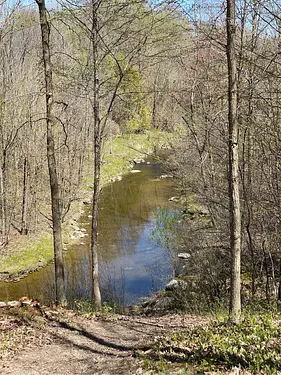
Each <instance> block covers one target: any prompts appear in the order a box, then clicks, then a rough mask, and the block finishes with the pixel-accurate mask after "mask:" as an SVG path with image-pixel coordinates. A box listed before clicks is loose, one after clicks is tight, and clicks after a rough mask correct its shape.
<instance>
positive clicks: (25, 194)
mask: <svg viewBox="0 0 281 375" xmlns="http://www.w3.org/2000/svg"><path fill="white" fill-rule="evenodd" d="M28 185H29V165H28V160H27V156H25V158H24V162H23V192H22V209H21V234H23V235H27V233H28V228H27V205H28Z"/></svg>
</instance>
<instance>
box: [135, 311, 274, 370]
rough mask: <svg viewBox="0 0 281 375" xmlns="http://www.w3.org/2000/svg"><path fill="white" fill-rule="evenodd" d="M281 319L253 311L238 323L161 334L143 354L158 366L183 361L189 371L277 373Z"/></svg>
mask: <svg viewBox="0 0 281 375" xmlns="http://www.w3.org/2000/svg"><path fill="white" fill-rule="evenodd" d="M279 319H280V317H279V316H278V319H277V318H274V317H273V316H272V315H271V314H268V313H267V314H263V315H252V316H250V315H249V316H247V317H245V318H244V319H243V320H242V321H241V323H240V324H237V325H231V324H229V323H225V322H213V323H210V324H209V325H206V326H198V327H194V328H191V329H188V330H186V331H182V332H175V333H174V334H173V335H172V336H169V337H159V338H157V339H156V341H155V342H154V343H153V344H152V346H151V348H150V349H149V350H147V348H146V350H145V351H143V352H140V353H139V354H140V355H141V356H142V357H143V360H144V367H147V364H148V363H149V364H150V367H152V366H153V364H155V369H156V370H157V366H158V365H159V363H160V364H161V367H162V368H163V367H164V364H163V363H164V362H165V366H166V367H167V366H168V367H169V365H174V364H175V363H176V364H178V365H179V364H181V366H182V368H184V369H185V370H186V372H184V373H187V374H199V373H200V374H202V373H205V372H208V371H215V372H216V373H225V371H228V370H230V369H233V368H236V369H239V372H237V373H240V374H243V373H248V374H249V373H251V374H277V373H280V372H279V371H280V370H281V347H280V344H281V328H280V320H279ZM189 368H190V369H192V370H188V369H189ZM237 371H238V370H237Z"/></svg>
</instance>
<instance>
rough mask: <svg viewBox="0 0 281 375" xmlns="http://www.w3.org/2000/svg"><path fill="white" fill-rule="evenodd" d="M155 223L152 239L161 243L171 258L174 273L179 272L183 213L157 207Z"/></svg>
mask: <svg viewBox="0 0 281 375" xmlns="http://www.w3.org/2000/svg"><path fill="white" fill-rule="evenodd" d="M153 216H154V221H155V225H154V227H153V230H152V231H151V233H150V236H151V240H152V242H154V243H155V244H157V245H159V246H160V247H161V248H162V249H163V252H165V253H166V255H167V257H168V258H170V261H171V267H172V269H173V274H174V275H177V274H178V268H179V259H178V253H179V234H180V231H181V223H180V219H181V213H180V212H179V211H171V210H168V209H166V208H163V207H157V208H156V209H155V210H154V212H153Z"/></svg>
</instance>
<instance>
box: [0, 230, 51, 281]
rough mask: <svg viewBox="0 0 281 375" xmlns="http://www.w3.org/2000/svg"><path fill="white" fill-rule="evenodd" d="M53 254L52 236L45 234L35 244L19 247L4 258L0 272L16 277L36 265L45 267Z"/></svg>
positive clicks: (0, 265)
mask: <svg viewBox="0 0 281 375" xmlns="http://www.w3.org/2000/svg"><path fill="white" fill-rule="evenodd" d="M27 240H28V237H27ZM29 240H30V239H29ZM53 253H54V251H53V239H52V236H51V235H50V234H47V233H45V234H44V235H42V236H41V237H40V238H38V239H37V240H35V242H32V243H26V244H25V245H21V247H20V248H18V249H17V251H16V252H14V253H13V255H11V256H6V257H4V258H3V259H2V261H1V263H0V272H9V274H10V275H17V274H20V273H21V272H24V271H25V270H27V269H32V268H34V267H36V265H38V264H40V266H45V265H47V264H48V262H49V261H50V260H51V259H52V258H53Z"/></svg>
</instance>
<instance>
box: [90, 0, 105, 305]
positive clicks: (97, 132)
mask: <svg viewBox="0 0 281 375" xmlns="http://www.w3.org/2000/svg"><path fill="white" fill-rule="evenodd" d="M92 7H93V14H92V17H93V20H92V22H93V23H92V48H93V74H94V77H93V78H94V87H93V89H94V94H93V110H94V157H95V165H94V193H93V210H92V237H91V254H92V282H93V300H94V303H95V307H96V308H97V309H100V308H101V293H100V287H99V262H98V253H97V237H98V205H99V194H100V163H101V142H102V139H101V119H100V98H99V74H98V61H97V60H98V19H97V9H98V2H97V1H94V0H93V1H92Z"/></svg>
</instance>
